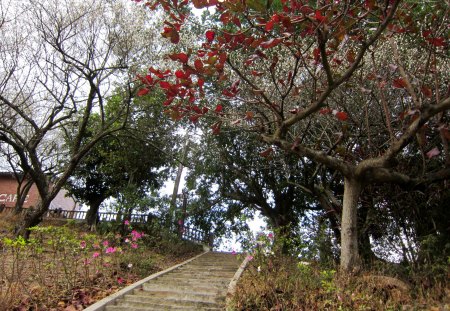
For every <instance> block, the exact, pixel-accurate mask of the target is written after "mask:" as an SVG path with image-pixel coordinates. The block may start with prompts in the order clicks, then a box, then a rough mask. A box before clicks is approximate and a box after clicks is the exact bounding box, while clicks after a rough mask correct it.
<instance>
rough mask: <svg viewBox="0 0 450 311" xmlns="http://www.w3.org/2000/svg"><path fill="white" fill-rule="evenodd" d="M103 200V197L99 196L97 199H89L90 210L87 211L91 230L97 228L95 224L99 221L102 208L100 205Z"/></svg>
mask: <svg viewBox="0 0 450 311" xmlns="http://www.w3.org/2000/svg"><path fill="white" fill-rule="evenodd" d="M102 202H103V198H99V199H97V200H90V201H89V210H88V211H87V213H86V219H85V220H86V224H87V225H88V226H89V228H91V230H93V229H95V226H96V225H97V223H98V220H99V219H98V210H99V209H100V205H101V204H102Z"/></svg>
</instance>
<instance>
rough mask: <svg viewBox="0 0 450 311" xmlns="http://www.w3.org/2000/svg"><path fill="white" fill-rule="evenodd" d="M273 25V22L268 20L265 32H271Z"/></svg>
mask: <svg viewBox="0 0 450 311" xmlns="http://www.w3.org/2000/svg"><path fill="white" fill-rule="evenodd" d="M274 25H275V21H273V20H270V21H268V22H267V24H266V31H271V30H272V29H273V26H274Z"/></svg>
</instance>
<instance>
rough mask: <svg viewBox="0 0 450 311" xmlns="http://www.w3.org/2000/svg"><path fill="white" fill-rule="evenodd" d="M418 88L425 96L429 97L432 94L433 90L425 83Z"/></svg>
mask: <svg viewBox="0 0 450 311" xmlns="http://www.w3.org/2000/svg"><path fill="white" fill-rule="evenodd" d="M420 90H421V91H422V94H423V95H425V96H426V97H429V98H431V97H432V96H433V92H432V91H431V89H430V88H429V87H427V86H425V85H424V86H422V87H421V88H420Z"/></svg>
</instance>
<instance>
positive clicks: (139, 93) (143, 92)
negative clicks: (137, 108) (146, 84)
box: [137, 88, 150, 96]
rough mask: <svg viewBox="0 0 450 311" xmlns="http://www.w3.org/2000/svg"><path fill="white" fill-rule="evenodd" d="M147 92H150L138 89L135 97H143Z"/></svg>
mask: <svg viewBox="0 0 450 311" xmlns="http://www.w3.org/2000/svg"><path fill="white" fill-rule="evenodd" d="M148 92H150V90H149V89H147V88H143V89H140V90H139V91H138V92H137V96H144V95H147V94H148Z"/></svg>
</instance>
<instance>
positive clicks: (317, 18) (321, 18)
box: [314, 10, 327, 22]
mask: <svg viewBox="0 0 450 311" xmlns="http://www.w3.org/2000/svg"><path fill="white" fill-rule="evenodd" d="M314 17H315V18H316V20H318V21H319V22H323V21H326V19H327V17H326V16H323V15H322V13H321V12H320V11H319V10H316V14H315V15H314Z"/></svg>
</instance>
